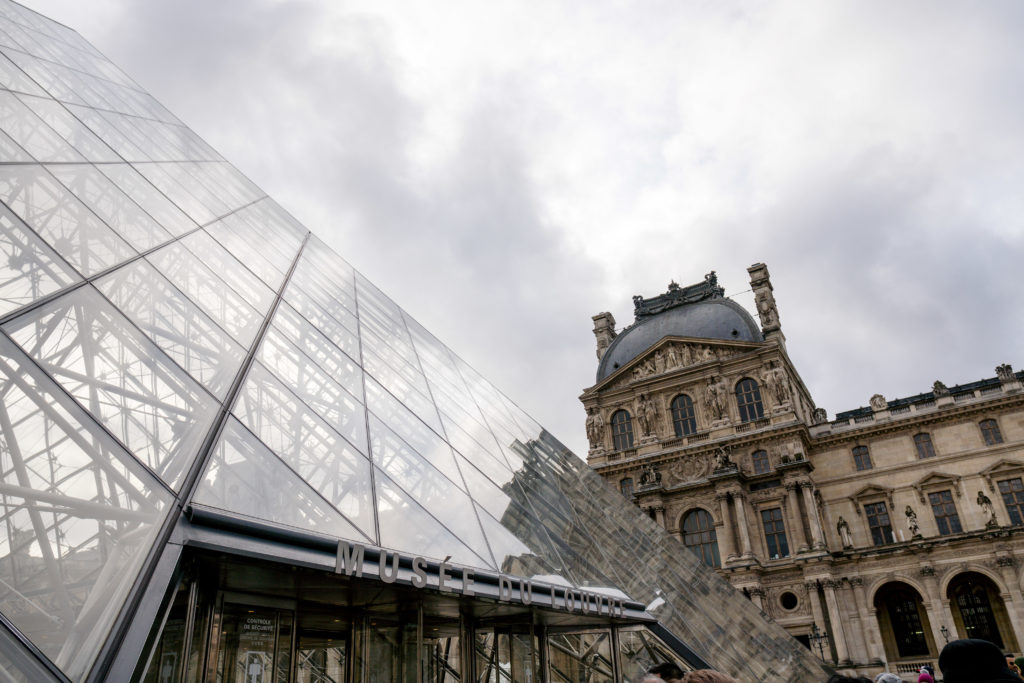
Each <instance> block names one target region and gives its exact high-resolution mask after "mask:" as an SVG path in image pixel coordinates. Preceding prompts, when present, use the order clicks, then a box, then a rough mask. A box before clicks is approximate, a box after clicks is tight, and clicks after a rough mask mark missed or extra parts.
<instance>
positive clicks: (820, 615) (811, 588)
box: [804, 581, 832, 658]
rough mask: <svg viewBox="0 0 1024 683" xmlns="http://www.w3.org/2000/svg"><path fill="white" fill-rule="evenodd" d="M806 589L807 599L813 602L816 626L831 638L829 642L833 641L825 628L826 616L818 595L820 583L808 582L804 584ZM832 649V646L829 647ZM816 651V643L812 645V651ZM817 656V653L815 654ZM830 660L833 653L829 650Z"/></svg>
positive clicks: (812, 609) (812, 615) (812, 608)
mask: <svg viewBox="0 0 1024 683" xmlns="http://www.w3.org/2000/svg"><path fill="white" fill-rule="evenodd" d="M804 589H805V590H806V591H807V598H808V599H809V600H810V601H811V617H813V618H814V624H815V625H816V626H817V627H818V630H819V631H820V632H821V633H825V634H827V635H828V637H829V642H831V641H832V634H831V633H829V631H828V629H827V628H825V615H824V612H823V611H822V609H821V596H819V595H818V582H817V581H808V582H806V583H804ZM829 647H830V648H831V645H830V646H829ZM815 649H816V646H815V645H814V643H811V651H812V652H813V651H814V650H815ZM815 654H817V653H815ZM828 656H829V658H831V657H832V651H831V650H829V653H828Z"/></svg>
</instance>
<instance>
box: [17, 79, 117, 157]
mask: <svg viewBox="0 0 1024 683" xmlns="http://www.w3.org/2000/svg"><path fill="white" fill-rule="evenodd" d="M19 99H20V100H21V101H22V102H23V103H24V104H25V105H26V106H28V107H30V108H31V109H32V111H34V112H35V113H36V115H37V116H39V118H41V119H42V120H43V121H45V122H46V123H47V124H48V125H49V126H50V127H51V128H53V130H55V131H56V132H57V133H58V134H59V135H60V136H61V137H62V138H64V140H66V141H67V142H68V144H70V145H71V146H72V147H74V148H75V150H77V151H78V153H79V154H81V155H82V156H83V157H85V158H86V159H88V160H89V161H120V160H121V158H120V157H119V156H117V155H116V154H114V151H113V150H112V149H110V148H109V147H107V146H106V145H105V144H104V143H103V142H102V141H101V140H100V139H99V138H97V137H96V135H95V134H93V132H92V131H91V130H89V129H88V128H87V127H86V126H85V124H83V123H82V122H81V121H79V120H78V119H76V118H75V117H74V116H72V115H71V113H70V112H69V111H68V110H67V109H65V108H64V107H63V106H62V105H61V104H59V103H57V102H54V101H53V100H51V99H43V98H40V97H32V96H30V95H20V96H19Z"/></svg>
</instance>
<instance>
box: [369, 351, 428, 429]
mask: <svg viewBox="0 0 1024 683" xmlns="http://www.w3.org/2000/svg"><path fill="white" fill-rule="evenodd" d="M368 355H369V354H368V353H364V354H363V358H364V359H365V358H366V357H367V356H368ZM364 367H365V366H364ZM385 367H386V366H381V365H377V366H375V369H376V370H377V371H378V373H379V374H380V377H378V378H377V379H379V382H376V381H372V379H371V378H370V376H369V375H367V376H366V377H367V381H366V392H367V402H368V403H369V405H370V409H371V410H374V412H377V413H378V414H379V415H380V416H381V417H384V416H385V415H386V414H392V413H393V412H395V411H394V409H393V406H395V405H401V406H402V408H403V410H402V411H399V412H409V411H412V413H413V414H414V415H415V416H416V417H417V418H419V420H422V421H423V422H425V423H426V424H427V425H429V426H430V428H431V429H433V430H434V431H435V432H441V431H442V427H441V420H440V418H438V415H437V408H436V407H435V406H434V403H433V401H431V400H430V399H428V398H427V397H426V396H424V395H423V394H421V393H420V392H418V391H416V390H415V389H413V388H412V387H410V386H409V385H408V384H407V383H406V382H404V381H403V380H402V379H401V378H400V377H398V376H397V375H395V374H393V373H390V372H386V371H382V369H384V368H385ZM371 382H372V384H371ZM385 386H386V387H387V389H394V393H392V392H390V391H388V390H386V389H385Z"/></svg>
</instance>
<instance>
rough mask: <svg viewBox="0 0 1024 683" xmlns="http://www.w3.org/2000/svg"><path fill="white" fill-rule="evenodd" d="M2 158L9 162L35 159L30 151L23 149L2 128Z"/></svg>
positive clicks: (0, 157) (0, 135)
mask: <svg viewBox="0 0 1024 683" xmlns="http://www.w3.org/2000/svg"><path fill="white" fill-rule="evenodd" d="M0 159H3V160H4V161H8V162H14V161H22V162H24V161H33V159H32V157H31V156H29V154H28V152H26V151H25V150H23V149H22V148H21V147H19V146H18V145H17V143H15V142H14V140H12V139H11V138H10V136H9V135H7V133H5V132H3V131H2V130H0Z"/></svg>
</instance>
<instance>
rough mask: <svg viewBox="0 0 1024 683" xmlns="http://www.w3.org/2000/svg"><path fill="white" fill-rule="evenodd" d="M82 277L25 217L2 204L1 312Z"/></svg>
mask: <svg viewBox="0 0 1024 683" xmlns="http://www.w3.org/2000/svg"><path fill="white" fill-rule="evenodd" d="M78 279H80V278H79V276H78V274H77V273H75V271H74V270H72V269H71V268H70V267H69V266H68V265H67V264H66V263H65V262H64V261H63V260H62V259H61V258H60V257H58V256H57V255H56V254H55V253H54V252H53V250H52V249H50V247H49V246H47V244H46V243H45V242H43V240H41V239H39V237H38V236H37V235H36V234H35V233H34V232H32V231H31V230H29V229H28V228H27V227H25V224H24V223H23V222H22V221H21V219H19V218H18V217H17V216H15V215H14V214H12V213H11V212H10V211H8V210H7V208H6V207H4V206H2V205H0V315H3V314H6V313H9V312H11V311H13V310H15V309H16V308H18V307H19V306H23V305H25V304H27V303H31V302H33V301H35V300H36V299H38V298H40V297H43V296H46V295H47V294H50V293H51V292H55V291H57V290H58V289H60V288H61V287H64V286H66V285H69V284H71V283H72V282H74V281H76V280H78Z"/></svg>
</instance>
